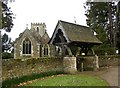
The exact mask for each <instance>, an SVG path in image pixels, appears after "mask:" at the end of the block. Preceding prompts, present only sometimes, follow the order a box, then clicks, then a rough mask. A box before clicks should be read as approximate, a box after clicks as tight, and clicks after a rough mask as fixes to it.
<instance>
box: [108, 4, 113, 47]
mask: <svg viewBox="0 0 120 88" xmlns="http://www.w3.org/2000/svg"><path fill="white" fill-rule="evenodd" d="M108 19H109V29H108V31H109V34H110V42H111V45H112V46H113V47H114V31H113V21H112V3H108Z"/></svg>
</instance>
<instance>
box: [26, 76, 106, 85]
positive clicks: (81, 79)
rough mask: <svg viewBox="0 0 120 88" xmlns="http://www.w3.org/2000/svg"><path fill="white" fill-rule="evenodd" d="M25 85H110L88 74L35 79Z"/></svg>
mask: <svg viewBox="0 0 120 88" xmlns="http://www.w3.org/2000/svg"><path fill="white" fill-rule="evenodd" d="M25 86H108V83H107V82H106V81H104V80H102V79H100V78H99V77H93V76H88V75H62V76H54V77H46V78H44V79H39V80H35V81H33V82H32V83H29V84H27V85H25Z"/></svg>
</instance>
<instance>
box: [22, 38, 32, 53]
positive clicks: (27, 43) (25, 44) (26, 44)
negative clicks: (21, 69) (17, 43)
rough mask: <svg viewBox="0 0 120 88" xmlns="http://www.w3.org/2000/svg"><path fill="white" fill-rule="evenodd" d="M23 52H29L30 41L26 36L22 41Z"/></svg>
mask: <svg viewBox="0 0 120 88" xmlns="http://www.w3.org/2000/svg"><path fill="white" fill-rule="evenodd" d="M22 53H23V54H31V41H30V40H29V39H28V38H26V39H25V40H24V41H23V52H22Z"/></svg>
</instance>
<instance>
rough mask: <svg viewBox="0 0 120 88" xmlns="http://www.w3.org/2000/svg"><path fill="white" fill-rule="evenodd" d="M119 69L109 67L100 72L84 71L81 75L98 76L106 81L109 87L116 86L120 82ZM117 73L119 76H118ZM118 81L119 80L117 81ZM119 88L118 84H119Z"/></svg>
mask: <svg viewBox="0 0 120 88" xmlns="http://www.w3.org/2000/svg"><path fill="white" fill-rule="evenodd" d="M118 69H119V71H120V67H117V66H116V67H109V68H108V69H105V70H102V71H96V72H95V71H84V72H83V73H82V74H88V75H94V76H99V77H101V78H102V79H104V80H106V81H107V82H108V83H109V85H110V86H118V83H119V82H120V72H119V71H118ZM118 72H119V75H118ZM118 79H119V80H118ZM119 87H120V84H119Z"/></svg>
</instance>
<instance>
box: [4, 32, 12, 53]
mask: <svg viewBox="0 0 120 88" xmlns="http://www.w3.org/2000/svg"><path fill="white" fill-rule="evenodd" d="M12 46H13V43H12V41H11V38H9V37H8V35H7V34H6V33H5V34H4V35H3V36H2V52H5V51H8V50H9V51H10V49H11V47H12Z"/></svg>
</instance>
